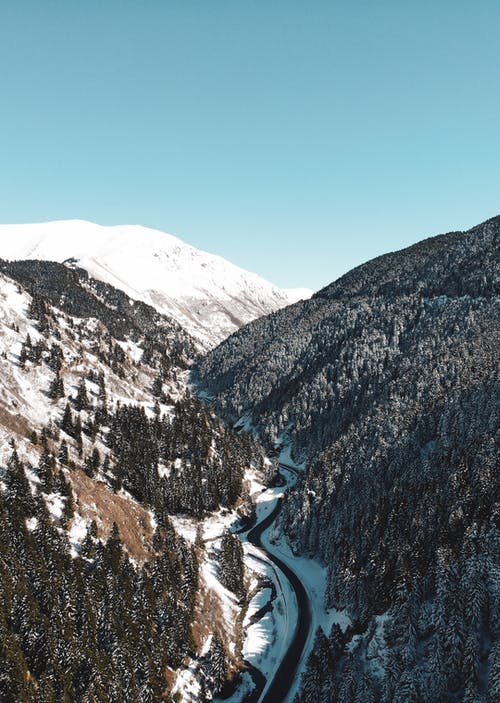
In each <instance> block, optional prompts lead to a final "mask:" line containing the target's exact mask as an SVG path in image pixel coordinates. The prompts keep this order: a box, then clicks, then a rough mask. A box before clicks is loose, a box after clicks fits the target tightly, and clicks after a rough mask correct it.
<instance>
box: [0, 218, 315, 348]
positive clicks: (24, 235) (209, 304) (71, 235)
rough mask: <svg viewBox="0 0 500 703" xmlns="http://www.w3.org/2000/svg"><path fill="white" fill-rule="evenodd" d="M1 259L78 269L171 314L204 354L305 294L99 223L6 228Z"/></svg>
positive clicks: (145, 234)
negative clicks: (29, 261) (243, 327)
mask: <svg viewBox="0 0 500 703" xmlns="http://www.w3.org/2000/svg"><path fill="white" fill-rule="evenodd" d="M0 257H1V258H4V259H8V260H25V259H40V260H53V261H57V262H59V263H65V264H66V265H67V266H69V267H71V266H77V267H80V268H83V269H85V270H86V271H87V272H88V273H89V274H90V275H91V276H92V277H93V278H96V279H98V280H101V281H104V282H105V283H109V284H110V285H112V286H114V287H115V288H118V289H120V290H123V291H124V292H125V293H127V294H128V295H129V296H130V297H131V298H132V299H135V300H142V301H143V302H145V303H148V304H149V305H152V306H153V307H154V308H156V310H158V312H160V313H162V314H164V315H167V316H170V317H173V318H174V319H175V320H177V322H179V323H180V324H181V325H182V326H183V327H184V328H185V329H186V330H187V331H188V332H189V333H190V334H191V335H192V336H194V337H195V338H196V339H197V340H198V342H199V344H200V346H201V347H202V348H203V349H207V348H210V347H213V346H215V345H216V344H217V343H219V342H220V341H222V339H224V338H225V337H227V336H228V335H229V334H231V333H232V332H234V331H235V330H236V329H238V327H240V326H241V325H243V324H246V323H247V322H249V321H251V320H253V319H255V318H256V317H259V316H261V315H264V314H267V313H269V312H272V311H273V310H277V309H279V308H281V307H285V306H286V305H288V304H290V303H292V302H295V300H296V299H297V296H304V295H307V293H308V291H307V289H280V288H278V287H277V286H274V285H273V284H272V283H269V282H268V281H266V280H265V279H263V278H262V277H260V276H259V275H258V274H255V273H252V272H250V271H246V270H244V269H241V268H239V267H237V266H235V265H234V264H232V263H231V262H229V261H227V260H226V259H224V258H223V257H221V256H218V255H215V254H210V253H208V252H204V251H201V250H198V249H196V248H195V247H192V246H191V245H189V244H186V243H185V242H183V241H182V240H181V239H179V238H178V237H175V236H174V235H171V234H168V233H166V232H161V231H160V230H155V229H151V228H148V227H143V226H142V225H116V226H104V225H97V224H95V223H91V222H87V221H85V220H57V221H54V222H48V223H31V224H13V225H8V224H4V225H0Z"/></svg>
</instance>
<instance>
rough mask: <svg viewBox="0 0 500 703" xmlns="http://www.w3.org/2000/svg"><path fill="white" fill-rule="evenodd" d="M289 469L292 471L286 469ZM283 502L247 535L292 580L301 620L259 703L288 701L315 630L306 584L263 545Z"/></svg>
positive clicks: (299, 619)
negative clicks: (264, 538)
mask: <svg viewBox="0 0 500 703" xmlns="http://www.w3.org/2000/svg"><path fill="white" fill-rule="evenodd" d="M286 468H288V467H286ZM281 501H282V499H281V498H279V499H278V502H277V504H276V507H275V508H274V510H273V511H272V512H271V513H270V514H269V515H268V516H267V517H266V518H264V520H262V522H259V523H258V524H257V525H256V526H255V527H253V528H252V529H251V530H250V531H249V532H248V535H247V539H248V541H249V542H251V543H252V544H253V545H255V546H256V547H258V548H259V549H261V550H262V551H263V552H265V554H266V556H267V558H268V559H269V560H270V561H272V562H273V564H274V565H275V566H276V567H277V568H278V569H279V570H280V571H281V572H282V573H283V574H284V575H285V576H286V578H287V579H288V580H289V582H290V584H291V586H292V588H293V590H294V592H295V596H296V598H297V604H298V620H297V624H296V626H295V631H294V633H293V638H292V641H291V642H290V646H289V647H288V650H287V652H286V654H285V656H284V657H283V659H282V661H281V664H280V665H279V667H278V669H277V671H276V673H275V675H274V677H273V679H272V681H271V683H270V684H269V685H268V687H267V688H266V689H265V693H264V695H263V696H261V697H260V698H259V699H258V703H283V701H285V700H286V698H287V696H288V694H289V692H290V688H291V686H292V684H293V681H294V678H295V674H296V673H297V668H298V666H299V662H300V658H301V656H302V652H303V650H304V647H305V645H306V642H307V638H308V635H309V631H310V629H311V622H312V618H311V604H310V601H309V597H308V595H307V593H306V590H305V588H304V586H303V585H302V582H301V581H300V580H299V578H298V577H297V575H296V574H295V573H294V572H293V571H292V570H291V569H290V568H289V567H288V566H287V565H286V564H285V563H284V562H282V561H281V559H279V558H278V557H276V556H275V555H274V554H272V553H271V552H268V551H267V549H266V548H265V547H264V546H263V545H262V542H261V537H262V533H263V532H264V530H266V529H267V528H268V527H269V525H271V523H272V522H274V520H275V519H276V516H277V515H278V513H279V511H280V510H281ZM285 605H286V604H285Z"/></svg>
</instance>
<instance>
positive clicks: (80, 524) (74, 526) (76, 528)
mask: <svg viewBox="0 0 500 703" xmlns="http://www.w3.org/2000/svg"><path fill="white" fill-rule="evenodd" d="M86 536H87V522H86V521H85V520H84V518H83V517H82V516H81V515H80V514H79V513H77V512H75V514H74V515H73V520H72V522H71V528H70V529H69V531H68V538H69V541H70V544H71V556H72V557H76V556H78V549H77V547H78V546H79V545H80V544H81V543H82V542H83V540H84V539H85V537H86Z"/></svg>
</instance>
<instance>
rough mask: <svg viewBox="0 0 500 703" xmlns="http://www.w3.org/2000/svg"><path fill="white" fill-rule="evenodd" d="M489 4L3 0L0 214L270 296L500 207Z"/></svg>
mask: <svg viewBox="0 0 500 703" xmlns="http://www.w3.org/2000/svg"><path fill="white" fill-rule="evenodd" d="M499 28H500V3H499V2H498V0H477V1H476V2H473V1H472V0H466V1H464V0H380V1H378V2H377V1H376V0H359V1H356V0H329V1H326V0H325V1H323V0H310V1H309V2H305V1H303V0H301V1H298V0H297V1H295V0H199V1H198V2H195V1H192V0H105V1H104V2H103V1H102V0H31V1H29V0H0V221H1V222H34V221H43V220H52V219H68V218H82V219H88V220H92V221H95V222H99V223H101V224H119V223H127V224H144V225H147V226H151V227H157V228H159V229H163V230H166V231H168V232H171V233H172V234H176V235H178V236H179V237H181V238H182V239H184V240H185V241H187V242H189V243H191V244H193V245H195V246H198V247H200V248H203V249H206V250H209V251H212V252H214V253H219V254H222V255H223V256H225V257H227V258H228V259H230V260H232V261H233V262H234V263H236V264H238V265H241V266H244V267H246V268H249V269H251V270H254V271H257V272H258V273H260V274H262V275H264V276H265V277H267V278H269V279H270V280H273V281H274V282H276V283H277V284H279V285H282V286H302V285H304V286H309V287H312V288H319V287H320V286H322V285H324V284H326V283H328V282H330V281H331V280H333V279H334V278H336V277H338V276H339V275H340V274H341V273H343V272H344V271H346V270H347V269H349V268H351V267H352V266H354V265H356V264H359V263H361V262H363V261H366V260H367V259H369V258H372V257H373V256H375V255H377V254H380V253H384V252H386V251H389V250H394V249H397V248H401V247H402V246H405V245H407V244H410V243H412V242H415V241H417V240H419V239H422V238H423V237H425V236H429V235H431V234H437V233H439V232H442V231H449V230H453V229H465V228H468V227H470V226H472V225H474V224H476V223H478V222H480V221H482V220H485V219H487V218H488V217H491V216H493V215H496V214H499V213H500V198H499V196H500V49H499Z"/></svg>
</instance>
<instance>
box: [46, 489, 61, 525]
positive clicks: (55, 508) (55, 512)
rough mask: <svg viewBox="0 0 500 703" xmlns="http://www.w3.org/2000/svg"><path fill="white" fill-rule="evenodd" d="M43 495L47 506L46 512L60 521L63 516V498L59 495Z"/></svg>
mask: <svg viewBox="0 0 500 703" xmlns="http://www.w3.org/2000/svg"><path fill="white" fill-rule="evenodd" d="M44 495H45V503H46V504H47V510H48V511H49V513H50V514H51V515H52V517H55V518H56V519H60V518H61V517H62V514H63V509H64V498H62V497H61V495H59V493H48V494H44Z"/></svg>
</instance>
